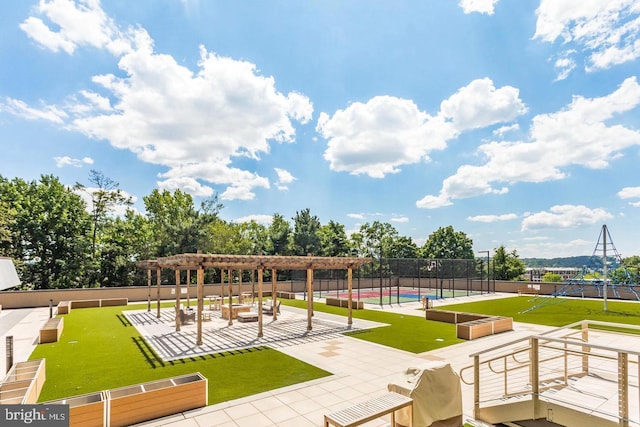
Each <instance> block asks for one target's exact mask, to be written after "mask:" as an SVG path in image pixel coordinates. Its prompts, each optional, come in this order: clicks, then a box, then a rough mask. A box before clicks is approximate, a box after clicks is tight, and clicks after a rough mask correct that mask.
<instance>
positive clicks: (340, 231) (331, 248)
mask: <svg viewBox="0 0 640 427" xmlns="http://www.w3.org/2000/svg"><path fill="white" fill-rule="evenodd" d="M318 234H319V235H320V246H321V248H322V252H321V253H322V256H347V255H348V254H349V240H348V239H347V233H345V231H344V225H342V224H339V223H337V222H335V221H329V223H328V224H326V225H323V226H322V227H320V230H319V231H318Z"/></svg>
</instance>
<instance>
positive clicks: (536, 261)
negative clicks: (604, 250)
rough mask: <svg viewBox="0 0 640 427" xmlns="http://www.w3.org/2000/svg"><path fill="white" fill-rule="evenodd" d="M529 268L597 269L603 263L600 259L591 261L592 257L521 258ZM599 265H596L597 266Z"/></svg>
mask: <svg viewBox="0 0 640 427" xmlns="http://www.w3.org/2000/svg"><path fill="white" fill-rule="evenodd" d="M520 259H521V260H522V262H524V264H525V265H526V266H527V267H531V268H540V267H560V268H567V267H574V268H582V267H583V266H585V265H587V266H590V267H597V266H600V265H602V262H601V261H600V260H599V259H598V258H594V259H591V256H590V255H583V256H572V257H566V258H520ZM596 263H597V265H594V264H596Z"/></svg>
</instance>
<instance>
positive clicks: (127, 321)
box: [116, 314, 133, 326]
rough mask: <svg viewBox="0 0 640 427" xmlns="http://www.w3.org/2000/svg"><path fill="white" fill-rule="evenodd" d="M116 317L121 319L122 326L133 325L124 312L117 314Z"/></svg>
mask: <svg viewBox="0 0 640 427" xmlns="http://www.w3.org/2000/svg"><path fill="white" fill-rule="evenodd" d="M116 317H117V318H118V320H119V321H120V323H122V326H133V325H132V324H131V322H129V319H127V317H126V316H125V315H123V314H116Z"/></svg>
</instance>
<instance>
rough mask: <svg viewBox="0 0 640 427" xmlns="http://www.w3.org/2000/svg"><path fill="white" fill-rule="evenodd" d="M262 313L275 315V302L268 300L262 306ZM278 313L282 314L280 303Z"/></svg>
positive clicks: (277, 305) (277, 306) (278, 303)
mask: <svg viewBox="0 0 640 427" xmlns="http://www.w3.org/2000/svg"><path fill="white" fill-rule="evenodd" d="M262 312H263V313H265V314H271V315H273V300H272V299H270V300H267V301H265V302H264V303H263V304H262ZM276 313H280V301H278V302H276Z"/></svg>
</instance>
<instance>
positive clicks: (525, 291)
mask: <svg viewBox="0 0 640 427" xmlns="http://www.w3.org/2000/svg"><path fill="white" fill-rule="evenodd" d="M539 292H540V291H539V290H537V289H534V288H529V287H525V288H518V295H522V294H529V295H538V293H539Z"/></svg>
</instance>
